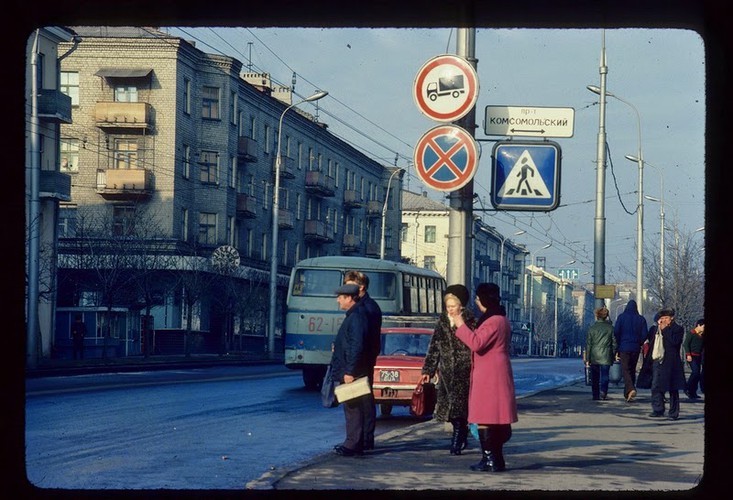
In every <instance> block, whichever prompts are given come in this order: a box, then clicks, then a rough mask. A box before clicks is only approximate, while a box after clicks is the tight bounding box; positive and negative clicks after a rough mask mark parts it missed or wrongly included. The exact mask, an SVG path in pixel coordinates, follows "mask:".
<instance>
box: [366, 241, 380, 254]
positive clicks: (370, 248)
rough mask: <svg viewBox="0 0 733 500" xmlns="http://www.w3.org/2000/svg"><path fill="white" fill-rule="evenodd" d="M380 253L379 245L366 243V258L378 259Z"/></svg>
mask: <svg viewBox="0 0 733 500" xmlns="http://www.w3.org/2000/svg"><path fill="white" fill-rule="evenodd" d="M381 253H382V248H381V243H367V247H366V254H367V257H379V255H380V254H381Z"/></svg>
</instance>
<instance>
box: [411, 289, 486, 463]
mask: <svg viewBox="0 0 733 500" xmlns="http://www.w3.org/2000/svg"><path fill="white" fill-rule="evenodd" d="M468 300H469V292H468V289H467V288H466V287H465V286H463V285H451V286H449V287H448V288H446V289H445V293H444V295H443V304H444V307H443V312H442V313H440V316H439V317H438V320H437V322H436V324H435V330H434V331H433V335H432V337H431V338H430V344H429V345H428V352H427V353H426V354H425V361H424V362H423V367H422V382H423V383H425V382H428V381H429V380H430V379H431V378H433V377H434V376H435V375H436V374H437V375H438V383H437V385H436V392H437V403H436V406H435V411H434V412H433V419H434V420H439V421H443V422H450V423H451V424H452V425H453V435H452V438H451V444H450V454H451V455H460V454H461V452H462V451H463V449H464V448H465V447H466V446H467V445H468V386H469V379H470V377H471V351H470V350H469V348H468V347H467V346H466V344H464V343H463V342H461V341H460V340H459V339H458V338H457V337H456V336H455V332H456V325H455V322H454V320H453V316H455V315H460V316H461V318H462V320H463V322H464V323H465V324H466V325H467V326H468V328H470V329H472V330H473V329H474V328H476V318H475V316H474V315H473V312H472V311H471V309H470V308H467V307H466V306H467V305H468Z"/></svg>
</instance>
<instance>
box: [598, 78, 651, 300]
mask: <svg viewBox="0 0 733 500" xmlns="http://www.w3.org/2000/svg"><path fill="white" fill-rule="evenodd" d="M588 90H590V91H591V92H593V93H595V94H599V95H600V94H601V93H602V92H603V91H602V90H601V89H599V88H598V87H595V86H593V85H589V86H588ZM604 91H605V89H604ZM605 95H607V96H609V97H613V98H614V99H617V100H619V101H621V102H622V103H624V104H626V105H627V106H629V107H630V108H631V109H632V110H633V111H634V114H635V115H636V130H637V136H638V137H637V139H638V142H637V156H636V157H633V158H634V160H635V161H636V163H637V164H638V166H639V193H638V201H637V208H636V302H637V304H638V306H639V314H644V296H643V292H644V157H643V156H642V154H641V116H640V115H639V110H638V109H636V106H634V105H633V104H631V103H630V102H629V101H627V100H626V99H623V98H621V97H619V96H617V95H615V94H612V93H611V92H608V91H605ZM629 156H630V155H627V156H626V158H627V159H631V158H629Z"/></svg>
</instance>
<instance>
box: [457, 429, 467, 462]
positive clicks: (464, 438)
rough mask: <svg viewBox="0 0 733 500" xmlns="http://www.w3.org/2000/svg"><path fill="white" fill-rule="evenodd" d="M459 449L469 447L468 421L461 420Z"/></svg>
mask: <svg viewBox="0 0 733 500" xmlns="http://www.w3.org/2000/svg"><path fill="white" fill-rule="evenodd" d="M458 445H459V448H458V450H459V451H463V450H465V449H466V448H468V422H465V421H464V422H461V434H460V436H459V438H458ZM458 455H460V453H458Z"/></svg>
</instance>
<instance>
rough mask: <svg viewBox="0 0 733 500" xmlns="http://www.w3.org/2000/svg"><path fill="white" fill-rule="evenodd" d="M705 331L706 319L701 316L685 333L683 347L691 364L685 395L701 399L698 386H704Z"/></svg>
mask: <svg viewBox="0 0 733 500" xmlns="http://www.w3.org/2000/svg"><path fill="white" fill-rule="evenodd" d="M704 332H705V319H704V318H700V319H698V320H697V321H696V322H695V327H694V328H693V329H692V330H690V331H689V332H687V333H686V334H685V338H684V340H683V341H682V347H683V349H684V351H685V360H686V361H687V364H688V365H689V366H690V376H689V378H688V379H687V388H686V389H685V395H686V396H687V397H688V398H689V399H700V396H699V395H698V394H697V389H698V386H700V387H702V385H703V384H702V376H703V374H702V356H703V351H704V349H705V341H704V340H703V334H704Z"/></svg>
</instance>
